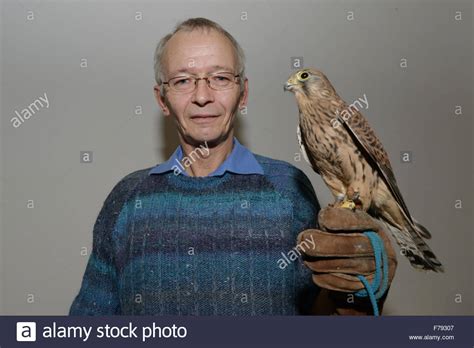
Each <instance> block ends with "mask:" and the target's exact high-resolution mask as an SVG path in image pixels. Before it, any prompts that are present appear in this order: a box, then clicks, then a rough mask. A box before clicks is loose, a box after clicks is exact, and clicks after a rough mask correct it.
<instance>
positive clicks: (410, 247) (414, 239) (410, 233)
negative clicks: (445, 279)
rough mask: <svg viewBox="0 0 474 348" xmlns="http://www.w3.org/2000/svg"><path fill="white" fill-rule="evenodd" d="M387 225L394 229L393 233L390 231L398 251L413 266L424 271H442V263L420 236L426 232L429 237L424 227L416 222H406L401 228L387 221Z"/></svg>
mask: <svg viewBox="0 0 474 348" xmlns="http://www.w3.org/2000/svg"><path fill="white" fill-rule="evenodd" d="M387 226H389V228H390V229H392V230H396V231H393V232H395V233H392V235H393V236H394V237H395V240H396V241H397V243H398V245H399V246H400V248H401V251H400V252H401V254H402V255H405V256H406V257H407V258H408V260H409V261H410V264H411V265H412V266H413V267H414V268H416V269H419V270H425V271H434V272H444V267H443V265H442V264H441V262H440V261H439V260H438V258H437V257H436V255H435V254H434V253H433V251H432V250H431V248H430V247H429V246H428V244H426V242H425V241H424V240H423V238H422V237H421V236H423V235H426V234H428V235H429V236H430V237H431V234H430V233H429V232H428V230H427V229H426V228H425V227H423V226H422V225H420V224H419V223H417V222H416V223H415V224H411V223H409V222H408V223H407V224H406V225H405V226H403V229H401V230H399V229H397V228H396V227H394V226H392V225H390V224H388V223H387ZM420 226H421V227H420Z"/></svg>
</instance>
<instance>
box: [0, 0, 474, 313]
mask: <svg viewBox="0 0 474 348" xmlns="http://www.w3.org/2000/svg"><path fill="white" fill-rule="evenodd" d="M29 11H32V13H33V15H34V20H28V18H27V17H28V15H29V14H30V15H31V13H30V12H29ZM349 11H353V12H354V16H355V19H354V20H353V21H349V20H347V16H348V12H349ZM456 11H461V16H462V20H461V21H456V20H455V16H456ZM136 12H141V13H142V16H143V18H142V20H136V18H135V17H136V15H137V13H136ZM242 12H246V13H247V19H246V20H245V14H243V13H242ZM472 14H473V13H472V2H466V1H464V2H461V1H444V2H435V1H384V2H382V1H256V2H255V1H252V2H250V1H220V2H216V1H199V2H198V1H173V2H167V1H153V2H143V1H133V2H132V1H129V2H118V1H83V2H79V1H61V2H59V1H54V2H53V1H3V3H2V16H1V25H2V28H1V30H2V36H1V40H2V41H1V55H0V59H1V69H2V75H1V88H2V89H1V124H0V126H1V156H2V160H1V168H0V169H1V180H0V185H1V186H0V192H1V209H0V214H1V215H0V217H1V218H2V220H1V234H0V238H1V239H0V247H1V250H0V253H1V258H0V314H3V315H53V314H57V315H61V314H66V313H67V312H68V310H69V306H70V304H71V302H72V300H73V298H74V296H75V295H76V294H77V292H78V290H79V286H80V283H81V280H82V276H83V273H84V269H85V266H86V263H87V260H88V257H89V255H88V254H87V255H81V250H82V248H87V249H88V250H90V248H91V243H92V227H93V224H94V222H95V219H96V217H97V214H98V212H99V209H100V207H101V206H102V203H103V201H104V200H105V197H106V196H107V194H108V193H109V192H110V190H111V189H112V187H113V186H114V185H115V184H116V183H117V182H118V181H119V180H120V179H121V178H122V177H123V176H125V175H126V174H128V173H130V172H132V171H135V170H138V169H141V168H145V167H150V166H153V165H155V164H157V163H159V162H161V161H163V160H165V159H166V158H167V157H168V156H169V155H170V154H171V152H172V151H173V150H174V148H175V147H176V145H177V139H176V135H175V131H174V128H173V126H172V124H170V122H167V121H165V120H164V117H163V116H162V115H160V113H159V111H158V107H157V105H156V102H155V99H154V97H153V93H152V92H153V90H152V87H153V85H154V79H153V68H152V65H153V61H152V59H153V51H154V48H155V45H156V43H157V42H158V40H159V39H160V38H161V37H162V36H163V35H164V34H166V33H168V32H169V31H170V30H171V29H172V28H173V27H174V25H175V24H176V23H177V22H178V21H179V20H182V19H186V18H188V17H197V16H203V17H207V18H210V19H212V20H215V21H217V22H218V23H220V24H221V25H223V26H224V27H225V28H226V29H227V30H228V31H229V32H231V33H232V34H233V35H234V36H235V37H236V39H237V40H238V41H239V42H240V43H241V45H242V46H243V48H244V50H245V52H246V55H247V71H248V78H249V84H250V98H249V106H248V114H247V115H241V116H239V132H238V136H239V138H240V140H241V142H243V143H244V144H245V145H246V146H248V147H249V148H250V149H251V150H252V151H253V152H255V153H259V154H262V155H266V156H269V157H273V158H277V159H281V160H285V161H288V162H290V163H292V164H294V165H296V166H297V167H299V168H301V169H302V170H304V172H305V173H306V174H307V175H308V176H309V177H310V179H311V181H312V183H313V186H314V187H315V189H316V192H317V194H318V196H319V199H320V202H321V204H322V205H326V204H327V203H329V202H331V201H332V198H331V197H330V195H329V191H328V190H327V189H326V187H325V186H324V185H323V183H322V181H321V180H320V178H319V177H318V175H316V174H314V173H313V172H312V171H311V169H310V167H309V166H308V165H307V164H306V163H305V162H304V161H296V160H295V157H296V159H297V156H296V155H295V154H297V153H299V149H298V145H297V140H296V125H297V107H296V102H295V100H294V96H293V95H292V94H289V93H284V92H283V88H282V85H283V83H284V82H285V81H286V79H287V77H288V76H289V74H291V73H292V71H293V70H292V67H291V60H290V57H303V58H304V66H313V67H316V68H319V69H321V70H322V71H323V72H325V73H326V75H327V76H328V77H329V79H330V80H331V81H332V82H333V84H334V86H335V88H336V90H338V92H339V94H340V95H341V96H342V97H343V98H344V99H345V100H346V101H347V102H349V103H351V102H352V101H354V100H355V99H357V98H358V97H362V96H363V95H364V93H365V94H366V95H367V98H368V101H369V108H368V110H363V111H362V112H363V113H364V115H365V116H366V117H367V118H368V120H369V122H370V123H371V124H372V126H373V127H374V128H375V130H376V132H377V133H378V135H379V136H380V138H381V139H382V141H383V143H384V144H385V147H386V150H387V151H388V153H389V154H390V156H391V161H392V165H393V167H394V171H395V174H396V176H397V179H398V182H399V185H400V188H401V191H402V193H403V194H404V196H405V199H406V201H407V204H408V206H409V208H410V210H411V211H412V213H413V214H414V216H415V217H416V218H417V219H418V220H419V221H421V222H422V223H423V224H424V225H426V226H427V227H428V228H429V229H430V230H431V231H432V234H433V239H432V240H431V241H429V244H430V246H431V247H432V248H433V250H434V251H435V253H436V254H437V256H438V257H439V259H440V260H441V261H442V262H443V263H444V265H445V268H446V273H445V274H432V273H428V274H425V273H421V272H418V271H416V270H414V269H412V268H411V267H410V266H409V264H408V261H407V260H406V259H405V258H404V257H402V256H399V267H398V270H397V274H396V277H395V280H394V282H393V284H392V287H391V291H390V294H389V298H388V300H387V303H386V307H385V314H391V315H466V314H473V309H472V292H473V267H472V266H473V256H472V255H473V253H472V249H473V240H472V232H473V227H472V226H473V224H472V222H473V221H472V213H473V209H472V196H473V193H474V190H473V183H472V177H473V175H472V173H473V166H472V162H473V145H472V132H473V127H472V111H473V110H472V100H473V93H472V83H473V80H472V77H473V68H472V62H473V52H472V47H473V40H472V39H473V38H472V35H473V27H472ZM243 19H244V20H243ZM83 58H85V59H87V64H88V66H87V68H81V66H80V63H81V59H83ZM402 59H406V60H407V67H406V68H401V67H400V62H401V60H402ZM44 93H47V96H48V99H49V103H50V106H49V108H48V109H46V108H45V109H41V110H39V111H37V112H36V113H35V115H33V116H32V117H31V118H30V119H29V120H27V121H26V122H25V123H23V124H22V125H21V126H20V127H19V128H14V127H13V126H12V124H11V122H10V119H11V118H12V117H13V116H14V111H15V110H18V111H20V110H21V109H23V108H25V107H27V106H28V105H29V104H30V103H32V102H33V101H34V100H35V99H37V98H38V97H39V96H42V95H43V94H44ZM457 105H459V106H462V115H458V116H457V115H455V108H456V106H457ZM138 106H140V107H141V108H142V110H143V113H142V114H141V115H136V114H135V110H136V109H137V107H138ZM80 151H93V162H92V163H89V164H84V163H80ZM403 151H411V153H412V155H413V162H411V163H402V161H401V156H400V154H401V152H403ZM28 200H34V208H33V209H31V208H30V209H29V208H27V202H28ZM457 200H461V202H462V203H461V204H462V208H460V209H457V208H456V206H455V204H456V201H457ZM397 250H398V249H397ZM29 294H32V295H33V296H34V301H33V302H31V301H28V296H30V295H29ZM459 296H461V297H459ZM459 298H460V299H461V302H460V303H459ZM30 299H31V296H30ZM456 299H457V301H456Z"/></svg>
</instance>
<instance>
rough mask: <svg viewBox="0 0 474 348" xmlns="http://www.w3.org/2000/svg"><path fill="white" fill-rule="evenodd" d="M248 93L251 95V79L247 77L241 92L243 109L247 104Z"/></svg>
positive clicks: (241, 107)
mask: <svg viewBox="0 0 474 348" xmlns="http://www.w3.org/2000/svg"><path fill="white" fill-rule="evenodd" d="M248 95H249V79H248V78H245V81H244V90H243V91H242V92H241V94H240V102H239V109H240V110H242V109H243V108H244V107H245V106H247V100H248Z"/></svg>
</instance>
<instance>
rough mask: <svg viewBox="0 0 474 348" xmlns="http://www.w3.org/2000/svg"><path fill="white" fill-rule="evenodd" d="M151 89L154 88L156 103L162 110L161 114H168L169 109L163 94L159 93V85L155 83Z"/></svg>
mask: <svg viewBox="0 0 474 348" xmlns="http://www.w3.org/2000/svg"><path fill="white" fill-rule="evenodd" d="M153 90H154V93H155V98H156V101H157V102H158V105H160V108H161V110H162V111H163V114H164V115H165V116H169V115H170V111H169V109H168V106H167V105H166V101H165V96H164V95H162V94H161V88H160V86H159V85H155V87H153Z"/></svg>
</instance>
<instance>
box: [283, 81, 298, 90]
mask: <svg viewBox="0 0 474 348" xmlns="http://www.w3.org/2000/svg"><path fill="white" fill-rule="evenodd" d="M295 86H296V82H295V81H294V79H289V80H288V81H286V83H285V84H284V85H283V90H284V91H292V90H293V89H294V87H295Z"/></svg>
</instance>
